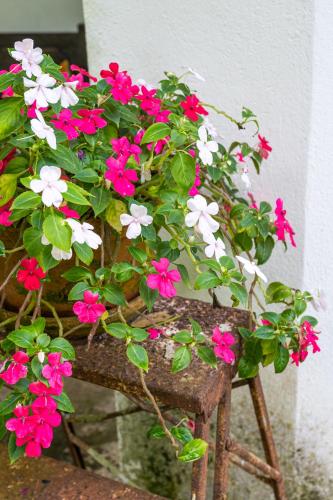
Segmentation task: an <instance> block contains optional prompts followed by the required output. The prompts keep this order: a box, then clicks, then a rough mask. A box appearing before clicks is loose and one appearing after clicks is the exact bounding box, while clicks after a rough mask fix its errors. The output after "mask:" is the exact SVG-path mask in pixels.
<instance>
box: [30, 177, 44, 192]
mask: <svg viewBox="0 0 333 500" xmlns="http://www.w3.org/2000/svg"><path fill="white" fill-rule="evenodd" d="M46 186H47V183H46V182H45V181H43V180H41V179H32V181H30V189H31V190H32V191H33V192H34V193H40V192H41V191H43V189H45V188H46Z"/></svg>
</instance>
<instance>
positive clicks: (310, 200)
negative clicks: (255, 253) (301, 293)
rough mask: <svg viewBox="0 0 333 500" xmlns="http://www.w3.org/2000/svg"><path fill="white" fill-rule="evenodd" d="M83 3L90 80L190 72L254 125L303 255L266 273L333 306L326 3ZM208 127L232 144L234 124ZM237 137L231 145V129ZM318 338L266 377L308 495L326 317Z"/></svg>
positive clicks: (318, 465) (279, 260)
mask: <svg viewBox="0 0 333 500" xmlns="http://www.w3.org/2000/svg"><path fill="white" fill-rule="evenodd" d="M83 4H84V14H85V23H86V32H87V41H88V56H89V62H90V69H91V71H92V72H96V73H97V72H98V71H99V69H101V68H102V67H106V66H107V64H108V63H109V62H110V61H112V60H116V61H118V62H119V63H120V64H121V67H123V68H125V69H127V70H128V71H129V72H130V73H131V74H133V77H134V78H144V79H145V80H146V81H148V82H156V81H157V80H158V79H159V78H160V77H161V76H162V72H163V70H165V69H168V70H172V71H174V72H176V73H181V72H182V71H183V70H184V67H186V66H191V67H192V68H194V69H196V70H197V71H198V72H199V73H200V74H202V75H203V76H204V77H205V78H206V82H205V83H202V82H197V81H195V82H194V83H195V88H197V90H198V93H199V95H200V96H201V97H202V99H203V100H205V101H210V102H213V103H214V104H216V105H217V106H220V107H222V108H224V109H226V110H227V111H228V112H230V113H231V114H233V115H236V116H238V113H239V112H240V109H241V106H242V105H245V106H247V107H249V108H251V109H253V110H254V111H255V112H256V113H257V114H258V116H259V117H260V123H261V129H262V132H263V133H264V135H265V136H266V137H268V138H269V140H270V141H271V144H272V146H273V154H272V156H271V157H270V159H269V161H267V162H266V163H265V165H264V168H263V174H262V176H261V177H260V179H256V174H255V173H254V172H253V173H252V174H251V177H252V180H253V183H254V185H255V187H254V188H253V191H254V193H255V194H256V196H257V198H258V199H259V200H260V199H261V198H264V199H267V200H271V201H272V202H274V200H275V198H276V197H278V196H281V197H282V198H283V199H284V200H285V204H286V207H287V209H288V217H289V219H290V221H291V222H292V224H293V226H294V228H295V230H296V239H297V245H298V247H297V249H293V248H290V249H289V251H288V253H287V254H285V253H284V252H283V250H282V248H281V249H280V250H279V251H278V252H277V253H276V254H275V256H274V258H273V259H272V262H271V263H269V264H268V265H267V266H266V267H265V273H266V274H267V275H268V277H269V278H270V279H271V280H274V279H283V280H285V281H286V283H288V284H290V285H293V286H295V285H296V286H300V287H301V286H306V287H308V288H310V289H312V288H316V287H318V288H324V289H325V291H326V295H327V301H328V303H330V302H332V300H333V289H332V287H330V283H331V282H332V278H333V276H332V272H333V266H332V263H330V262H329V261H328V258H329V255H330V250H331V248H332V243H333V237H332V231H330V227H329V225H330V220H331V216H332V208H333V207H332V200H333V196H332V181H333V174H332V164H333V158H332V156H333V153H332V148H331V147H330V142H329V141H330V140H331V137H332V136H333V130H332V129H333V114H332V105H333V102H332V101H333V91H332V77H333V74H332V73H333V71H332V64H333V63H332V61H333V57H332V56H333V54H332V51H333V43H332V42H333V40H332V36H333V35H332V30H331V25H332V21H333V6H332V5H331V2H330V1H329V0H318V1H315V0H293V1H292V2H290V0H276V1H275V2H267V1H265V0H239V1H238V2H232V1H230V0H223V1H221V0H209V1H207V2H200V1H198V0H183V1H182V2H179V1H176V0H165V1H163V2H156V1H152V0H143V1H141V2H140V3H139V4H138V2H136V1H134V0H127V1H126V2H122V4H121V6H120V5H119V3H117V2H114V1H110V0H109V1H107V0H84V1H83ZM213 121H215V123H216V124H217V125H218V126H219V131H220V133H221V134H222V135H223V136H224V137H225V138H226V141H228V139H229V137H231V128H230V126H229V124H228V123H226V122H225V121H223V120H218V119H216V120H215V119H214V118H213ZM232 133H233V137H234V136H235V130H233V131H232ZM323 222H326V225H325V226H323V225H322V224H323ZM330 288H331V289H330ZM321 328H322V331H323V333H322V340H321V345H322V350H323V352H322V353H321V354H317V355H316V356H315V357H314V358H313V360H312V359H309V361H307V362H306V364H304V366H303V367H302V368H301V369H299V370H297V369H295V368H294V367H290V368H289V370H288V371H287V372H286V373H285V374H284V375H283V376H278V377H275V376H272V374H270V373H269V371H268V370H266V373H265V377H264V378H265V385H266V388H268V391H267V392H268V400H269V405H270V408H271V413H272V415H273V423H274V425H275V429H276V432H277V437H278V440H279V441H280V443H279V444H280V448H281V451H282V452H283V453H284V455H285V461H286V460H287V459H288V461H287V467H286V470H287V469H288V474H289V476H290V477H291V472H290V470H291V466H292V465H295V464H296V465H297V462H296V461H295V460H293V458H294V456H295V455H294V451H295V450H298V454H299V456H300V457H301V460H302V461H301V467H300V470H298V471H297V470H296V469H295V470H296V475H297V477H298V478H299V479H300V480H301V482H302V481H303V482H302V484H303V486H304V487H305V488H306V487H307V484H310V483H312V482H313V483H314V486H313V488H314V490H313V491H317V486H316V484H318V483H320V486H323V485H324V484H325V480H326V479H327V483H328V478H329V475H330V474H332V473H333V461H332V459H331V456H332V452H333V407H332V406H333V386H332V384H331V382H330V381H331V379H332V376H333V364H332V363H331V353H333V338H332V336H331V335H330V331H331V328H330V325H329V319H328V313H326V314H324V313H321ZM309 358H310V357H309ZM239 404H241V402H240V401H239ZM282 440H283V441H282ZM287 441H288V442H287ZM310 476H313V481H312V479H309V478H310ZM303 486H301V488H302V487H303ZM304 491H306V490H304ZM318 494H319V493H318ZM295 498H297V497H295ZM304 498H310V496H305V497H304ZM311 498H312V497H311ZM316 498H317V497H316ZM318 498H319V497H318ZM320 498H324V496H323V497H320Z"/></svg>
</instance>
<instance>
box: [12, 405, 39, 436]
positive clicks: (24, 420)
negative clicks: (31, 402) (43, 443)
mask: <svg viewBox="0 0 333 500" xmlns="http://www.w3.org/2000/svg"><path fill="white" fill-rule="evenodd" d="M29 409H30V407H29V406H21V405H19V406H17V407H16V408H14V411H13V413H14V415H15V417H16V418H10V419H9V420H7V422H6V429H7V430H8V431H10V432H15V434H16V436H17V437H18V438H21V439H22V438H25V437H26V436H27V435H28V434H30V433H31V431H32V430H33V427H34V425H33V422H32V421H31V417H30V416H29Z"/></svg>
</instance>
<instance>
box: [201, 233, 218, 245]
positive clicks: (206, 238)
mask: <svg viewBox="0 0 333 500" xmlns="http://www.w3.org/2000/svg"><path fill="white" fill-rule="evenodd" d="M202 239H203V240H204V242H205V243H208V244H209V245H215V243H216V239H215V236H214V235H213V233H207V234H205V235H203V238H202Z"/></svg>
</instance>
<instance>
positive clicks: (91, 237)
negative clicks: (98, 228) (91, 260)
mask: <svg viewBox="0 0 333 500" xmlns="http://www.w3.org/2000/svg"><path fill="white" fill-rule="evenodd" d="M84 235H85V240H86V243H87V245H88V246H90V248H93V249H94V250H97V248H98V247H99V245H101V244H102V239H101V237H100V236H99V235H98V234H97V233H94V231H90V230H89V231H85V232H84Z"/></svg>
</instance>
